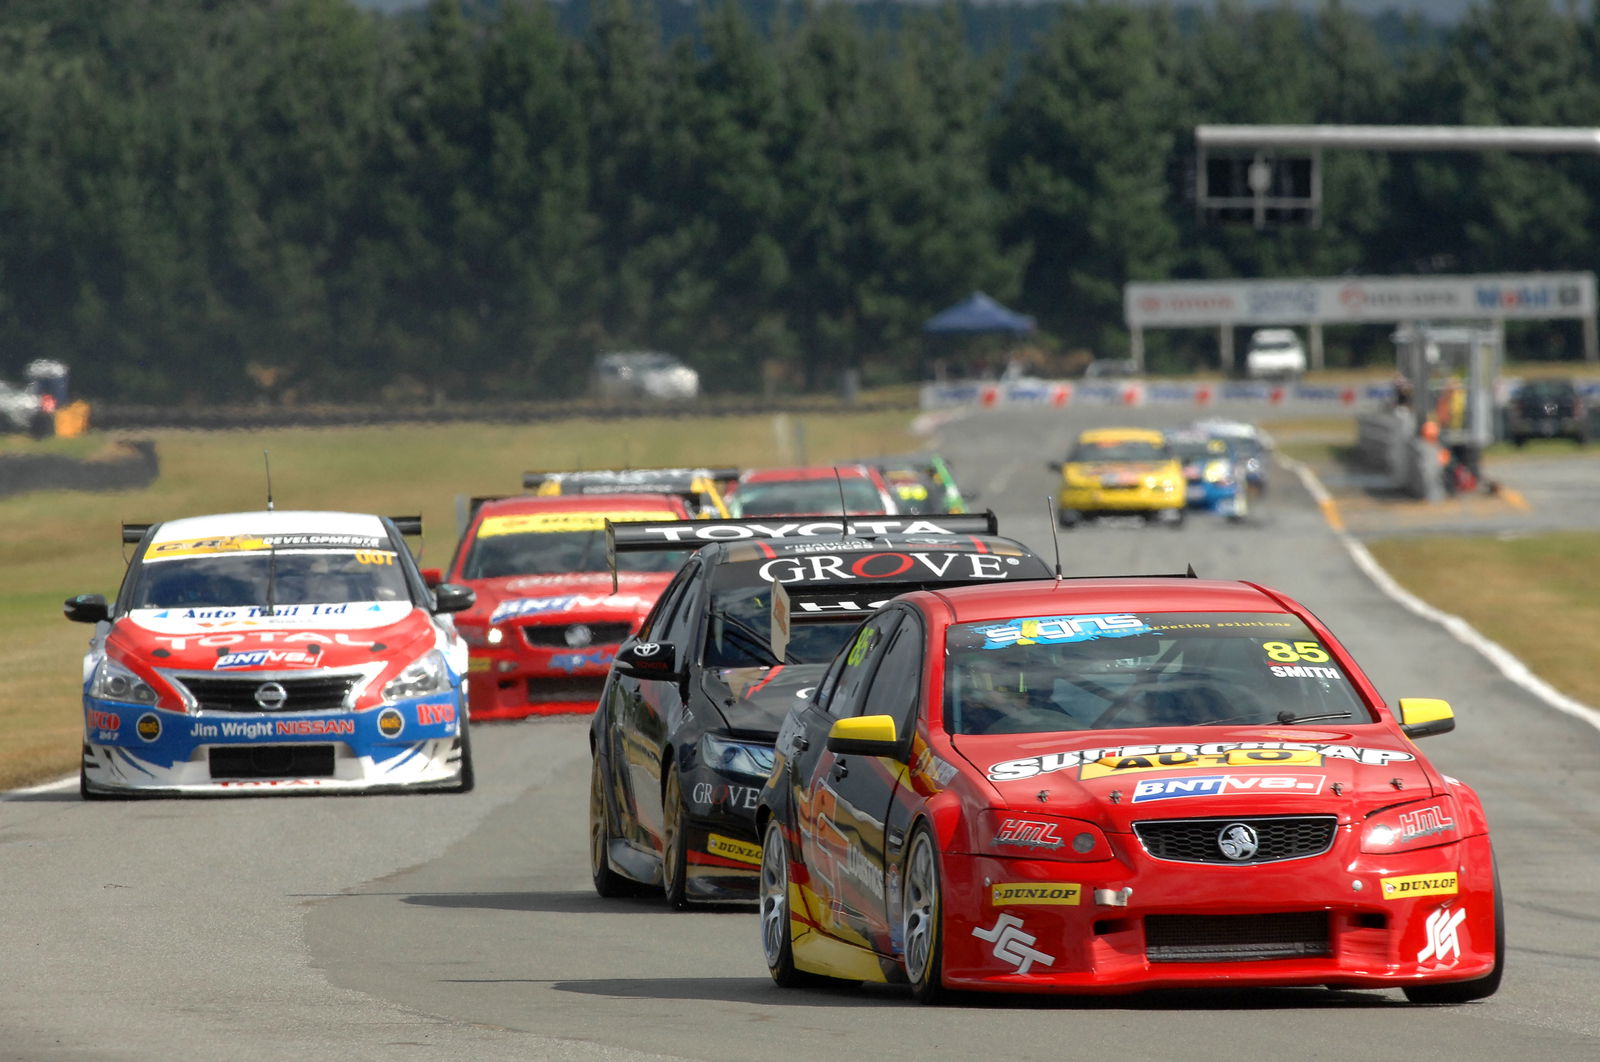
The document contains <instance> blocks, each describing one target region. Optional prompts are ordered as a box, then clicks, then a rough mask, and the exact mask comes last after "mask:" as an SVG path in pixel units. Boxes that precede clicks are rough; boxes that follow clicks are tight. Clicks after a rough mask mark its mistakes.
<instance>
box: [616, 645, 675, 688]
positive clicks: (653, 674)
mask: <svg viewBox="0 0 1600 1062" xmlns="http://www.w3.org/2000/svg"><path fill="white" fill-rule="evenodd" d="M612 665H613V666H614V667H615V668H616V669H617V670H618V671H620V672H621V673H622V674H624V675H630V676H632V677H633V678H642V679H661V680H664V681H668V682H677V681H680V680H681V679H682V678H683V674H682V673H681V672H680V671H679V670H678V654H677V653H676V652H675V651H674V649H673V647H672V646H671V645H669V644H668V643H666V642H630V643H629V644H627V645H624V646H623V647H622V648H621V649H619V650H617V655H616V658H615V659H614V660H613V661H612Z"/></svg>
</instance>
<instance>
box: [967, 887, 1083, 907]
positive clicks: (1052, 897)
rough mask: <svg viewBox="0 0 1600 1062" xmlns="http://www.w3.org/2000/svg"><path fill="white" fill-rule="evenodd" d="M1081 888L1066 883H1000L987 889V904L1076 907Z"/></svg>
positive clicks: (1080, 895) (1079, 900)
mask: <svg viewBox="0 0 1600 1062" xmlns="http://www.w3.org/2000/svg"><path fill="white" fill-rule="evenodd" d="M1082 899H1083V886H1082V885H1079V884H1077V883H1076V882H1068V881H1050V882H1037V881H1002V882H997V883H995V884H994V885H991V886H990V887H989V902H990V903H992V904H994V906H996V907H1007V906H1030V907H1076V906H1078V904H1079V902H1081V901H1082Z"/></svg>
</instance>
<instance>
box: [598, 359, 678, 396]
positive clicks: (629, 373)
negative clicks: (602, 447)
mask: <svg viewBox="0 0 1600 1062" xmlns="http://www.w3.org/2000/svg"><path fill="white" fill-rule="evenodd" d="M594 384H595V393H596V394H598V395H599V396H600V397H601V398H605V399H637V398H655V399H686V398H696V397H698V396H699V394H700V374H699V373H698V372H696V371H695V370H693V369H691V368H689V366H687V365H685V364H684V363H683V362H682V361H680V360H679V359H677V358H675V357H673V356H672V355H671V354H664V353H662V352H661V351H658V350H643V351H633V352H630V353H624V354H602V355H600V356H599V357H598V358H596V359H595V362H594Z"/></svg>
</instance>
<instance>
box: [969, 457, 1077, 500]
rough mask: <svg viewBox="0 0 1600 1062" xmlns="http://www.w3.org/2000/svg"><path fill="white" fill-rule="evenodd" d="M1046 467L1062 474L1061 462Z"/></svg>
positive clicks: (1053, 462) (1051, 463) (1054, 462)
mask: <svg viewBox="0 0 1600 1062" xmlns="http://www.w3.org/2000/svg"><path fill="white" fill-rule="evenodd" d="M1046 467H1048V468H1049V469H1050V471H1052V472H1060V471H1061V462H1060V461H1051V462H1050V464H1049V465H1048V466H1046ZM970 497H973V498H976V497H977V495H976V494H973V495H970Z"/></svg>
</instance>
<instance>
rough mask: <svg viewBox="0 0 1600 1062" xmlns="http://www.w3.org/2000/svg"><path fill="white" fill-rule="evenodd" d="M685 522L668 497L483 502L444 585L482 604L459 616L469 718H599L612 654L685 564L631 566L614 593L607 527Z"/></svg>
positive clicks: (644, 561) (676, 558)
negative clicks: (464, 590)
mask: <svg viewBox="0 0 1600 1062" xmlns="http://www.w3.org/2000/svg"><path fill="white" fill-rule="evenodd" d="M688 515H689V512H688V506H687V505H686V504H685V501H684V499H683V498H681V497H679V496H677V495H673V494H588V495H584V494H577V495H557V496H548V497H516V498H495V499H489V500H484V501H482V502H481V503H480V504H479V505H478V507H477V509H476V510H475V511H474V513H473V515H472V518H471V520H470V522H469V523H468V525H467V530H466V533H465V534H463V535H462V537H461V542H460V544H459V545H458V546H457V547H456V553H455V558H454V559H453V560H452V561H451V562H450V568H449V571H448V573H446V576H445V578H446V580H447V581H448V582H451V583H459V584H461V585H463V586H470V587H472V588H473V590H474V591H475V592H476V593H477V604H476V605H474V606H473V607H472V608H471V609H468V610H467V611H465V612H462V613H460V614H459V615H458V616H457V618H456V629H457V630H458V631H460V632H461V636H462V638H464V639H465V640H466V642H467V645H468V647H469V660H468V673H469V676H470V677H469V679H468V682H467V710H468V713H469V715H470V717H471V718H473V719H521V718H523V717H525V716H530V715H554V714H558V713H571V712H592V711H594V706H595V702H596V701H597V700H598V699H599V696H600V687H601V686H603V685H604V684H605V677H606V672H607V671H608V670H610V667H611V658H612V657H613V656H614V655H616V651H617V645H618V644H619V643H620V642H621V641H622V640H623V639H624V638H627V637H628V635H630V634H632V633H633V632H634V631H636V630H637V629H638V628H639V624H640V622H641V621H642V620H643V619H644V617H645V614H646V613H648V612H649V611H650V606H652V605H654V604H655V601H656V598H657V597H658V596H659V595H660V593H661V591H662V588H664V587H665V586H666V585H667V583H668V582H670V581H671V580H672V573H673V572H675V571H677V570H678V566H679V565H680V564H681V563H682V561H683V559H684V557H685V556H687V553H686V552H668V553H651V554H637V555H629V556H626V557H624V558H622V560H621V561H620V570H619V571H618V572H617V584H616V586H615V587H613V585H612V574H611V570H610V567H609V564H608V562H607V558H606V534H605V522H606V521H607V520H608V519H609V520H612V521H617V522H623V521H633V520H652V521H654V520H681V519H684V518H686V517H687V516H688Z"/></svg>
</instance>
